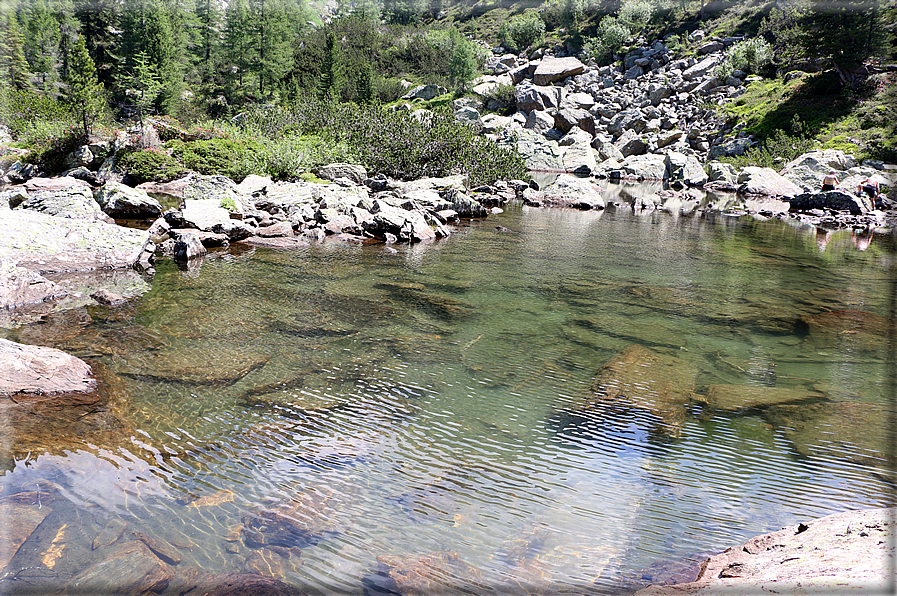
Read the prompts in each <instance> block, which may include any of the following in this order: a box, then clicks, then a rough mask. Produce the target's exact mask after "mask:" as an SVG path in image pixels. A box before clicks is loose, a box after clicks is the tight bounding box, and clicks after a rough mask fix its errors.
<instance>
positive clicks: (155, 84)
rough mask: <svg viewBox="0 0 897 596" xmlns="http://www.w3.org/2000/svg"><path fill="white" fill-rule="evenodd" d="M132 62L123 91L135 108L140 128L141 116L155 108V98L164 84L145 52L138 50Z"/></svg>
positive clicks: (161, 90) (141, 123)
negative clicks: (124, 90)
mask: <svg viewBox="0 0 897 596" xmlns="http://www.w3.org/2000/svg"><path fill="white" fill-rule="evenodd" d="M133 63H134V65H133V67H132V68H131V71H130V73H129V75H128V77H127V86H128V88H127V90H126V92H125V93H126V95H127V96H128V97H130V98H131V100H132V101H133V102H134V106H135V107H136V108H137V119H138V120H139V121H140V127H141V129H142V128H143V118H144V116H146V115H147V114H150V113H152V112H153V110H154V109H155V104H156V100H157V99H158V97H159V95H160V94H161V93H162V92H163V90H164V85H163V84H162V82H161V81H160V80H159V75H158V74H157V73H156V69H155V68H154V67H153V64H152V62H150V58H149V56H148V55H147V53H146V52H143V51H141V52H138V53H137V55H136V56H134V60H133Z"/></svg>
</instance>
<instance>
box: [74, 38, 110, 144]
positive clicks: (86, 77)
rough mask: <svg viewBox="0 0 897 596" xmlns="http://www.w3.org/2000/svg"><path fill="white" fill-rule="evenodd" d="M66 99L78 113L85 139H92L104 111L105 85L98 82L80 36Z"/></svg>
mask: <svg viewBox="0 0 897 596" xmlns="http://www.w3.org/2000/svg"><path fill="white" fill-rule="evenodd" d="M67 82H68V85H69V88H68V93H67V97H66V99H67V100H68V102H69V103H70V104H71V106H72V108H73V109H74V110H75V111H76V112H77V113H78V116H79V119H80V120H81V123H82V126H83V132H84V136H85V137H90V133H91V130H92V127H93V123H94V120H95V119H96V117H97V116H98V115H99V113H100V111H101V110H102V109H103V101H104V100H103V84H102V83H100V82H99V81H98V80H97V68H96V66H95V65H94V63H93V59H92V58H91V57H90V53H89V52H88V50H87V44H86V43H85V41H84V37H83V36H81V35H79V36H78V38H77V39H76V40H75V44H74V46H73V47H72V53H71V64H70V68H69V78H68V81H67Z"/></svg>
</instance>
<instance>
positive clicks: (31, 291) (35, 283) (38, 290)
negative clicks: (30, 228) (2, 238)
mask: <svg viewBox="0 0 897 596" xmlns="http://www.w3.org/2000/svg"><path fill="white" fill-rule="evenodd" d="M67 293H68V292H67V291H66V290H64V289H63V288H61V287H60V286H58V285H57V284H55V283H53V282H52V281H50V280H49V279H47V278H45V277H43V276H41V275H38V274H37V273H34V272H33V271H29V270H28V269H24V268H22V267H16V265H14V264H13V263H12V261H9V260H7V259H0V309H3V308H16V307H18V306H25V305H26V304H37V303H39V302H45V301H47V300H52V299H53V298H57V297H60V296H64V295H65V294H67Z"/></svg>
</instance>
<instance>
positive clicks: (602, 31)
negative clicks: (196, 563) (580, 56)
mask: <svg viewBox="0 0 897 596" xmlns="http://www.w3.org/2000/svg"><path fill="white" fill-rule="evenodd" d="M629 35H630V34H629V29H627V28H626V26H625V25H623V24H621V23H620V22H619V21H618V20H617V19H616V18H615V17H610V16H608V17H604V18H603V19H601V22H599V23H598V29H597V30H596V32H595V37H589V38H586V40H585V42H584V43H583V48H582V49H583V52H585V54H586V56H588V57H589V58H591V59H593V60H594V61H595V62H597V63H599V64H609V63H610V62H612V61H613V57H614V54H615V53H617V52H619V51H620V49H622V47H623V44H624V43H626V40H627V39H629Z"/></svg>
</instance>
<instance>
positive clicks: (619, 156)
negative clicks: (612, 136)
mask: <svg viewBox="0 0 897 596" xmlns="http://www.w3.org/2000/svg"><path fill="white" fill-rule="evenodd" d="M592 148H593V149H594V150H595V151H597V152H598V159H600V160H601V161H606V160H608V159H615V160H617V161H623V160H624V159H625V158H626V156H625V155H623V153H622V152H621V151H620V150H619V149H617V148H616V147H615V146H614V144H613V143H611V142H608V141H606V140H604V139H602V138H600V137H595V140H594V141H592Z"/></svg>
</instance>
